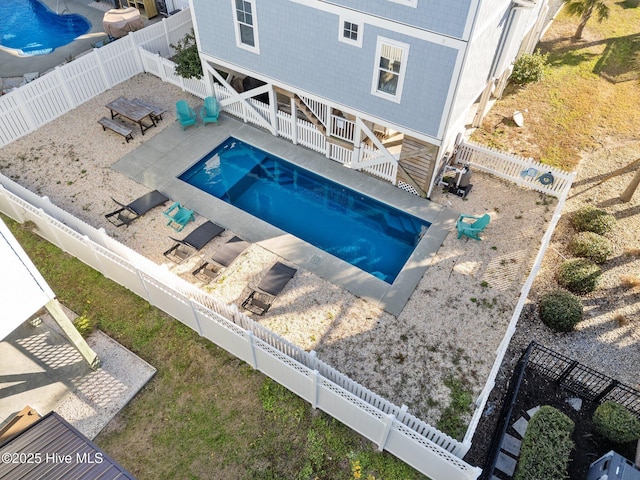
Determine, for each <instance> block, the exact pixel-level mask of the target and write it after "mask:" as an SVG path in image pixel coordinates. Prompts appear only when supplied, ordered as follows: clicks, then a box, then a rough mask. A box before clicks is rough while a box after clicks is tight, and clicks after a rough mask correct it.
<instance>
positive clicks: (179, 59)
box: [171, 30, 202, 79]
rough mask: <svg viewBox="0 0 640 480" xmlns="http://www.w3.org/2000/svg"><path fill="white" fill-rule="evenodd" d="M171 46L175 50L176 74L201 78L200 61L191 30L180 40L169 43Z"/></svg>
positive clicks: (183, 76)
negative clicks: (175, 42)
mask: <svg viewBox="0 0 640 480" xmlns="http://www.w3.org/2000/svg"><path fill="white" fill-rule="evenodd" d="M171 48H173V49H174V50H175V51H176V54H175V55H174V56H173V59H174V60H175V62H176V74H178V75H180V76H181V77H182V78H197V79H200V78H202V63H201V62H200V55H199V54H198V44H197V43H196V37H195V34H194V32H193V30H191V33H187V34H186V35H185V36H184V38H183V39H182V40H178V43H177V44H176V45H173V44H171Z"/></svg>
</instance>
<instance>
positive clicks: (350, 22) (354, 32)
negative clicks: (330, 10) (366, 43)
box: [338, 17, 364, 47]
mask: <svg viewBox="0 0 640 480" xmlns="http://www.w3.org/2000/svg"><path fill="white" fill-rule="evenodd" d="M363 25H364V24H363V23H362V22H361V21H358V20H356V19H353V18H344V17H340V27H339V31H338V40H339V41H341V42H344V43H348V44H349V45H354V46H356V47H362V29H363Z"/></svg>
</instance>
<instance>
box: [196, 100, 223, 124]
mask: <svg viewBox="0 0 640 480" xmlns="http://www.w3.org/2000/svg"><path fill="white" fill-rule="evenodd" d="M219 115H220V105H219V104H218V101H217V100H216V97H207V98H205V99H204V106H203V107H202V108H201V109H200V117H201V118H202V122H203V123H204V124H205V125H206V124H207V123H218V116H219Z"/></svg>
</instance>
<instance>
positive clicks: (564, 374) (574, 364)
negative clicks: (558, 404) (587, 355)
mask: <svg viewBox="0 0 640 480" xmlns="http://www.w3.org/2000/svg"><path fill="white" fill-rule="evenodd" d="M577 366H578V361H577V360H574V361H573V362H571V364H570V365H569V366H568V367H567V368H566V369H565V370H564V372H562V373H561V374H560V376H559V377H558V380H556V381H557V382H558V383H562V382H564V381H565V379H566V378H567V377H568V376H569V374H570V373H571V372H572V371H573V369H574V368H576V367H577Z"/></svg>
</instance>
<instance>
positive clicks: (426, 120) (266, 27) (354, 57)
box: [193, 0, 458, 138]
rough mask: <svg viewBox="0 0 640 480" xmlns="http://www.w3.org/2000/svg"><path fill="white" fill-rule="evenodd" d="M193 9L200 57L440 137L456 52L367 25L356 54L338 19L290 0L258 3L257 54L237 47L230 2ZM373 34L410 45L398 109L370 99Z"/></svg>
mask: <svg viewBox="0 0 640 480" xmlns="http://www.w3.org/2000/svg"><path fill="white" fill-rule="evenodd" d="M193 3H194V14H195V15H194V17H195V18H196V19H197V23H198V31H199V34H200V48H201V49H202V51H203V52H204V53H206V54H209V55H211V56H213V57H216V58H219V59H222V60H225V61H227V62H230V63H232V64H235V65H238V66H240V67H242V68H243V69H247V70H250V71H253V72H259V73H260V74H261V75H265V76H267V77H269V78H272V79H274V80H279V81H281V82H283V83H286V84H289V85H292V86H294V87H296V88H299V89H301V90H304V91H306V92H309V93H313V94H316V95H319V96H321V97H325V98H327V99H330V100H333V101H334V102H337V103H340V104H342V105H346V106H348V107H351V108H353V109H355V110H358V111H361V112H367V113H368V114H370V115H372V116H375V117H379V118H382V119H385V120H387V121H389V122H393V123H396V124H398V125H400V126H404V127H406V128H409V129H412V130H415V131H418V132H422V133H425V134H427V135H430V136H433V137H436V138H437V135H438V129H439V127H440V119H441V118H442V116H443V115H444V114H445V112H444V109H445V101H446V97H447V94H448V92H449V88H450V85H451V84H452V83H453V84H455V81H454V80H455V79H453V78H452V76H453V73H454V66H455V62H456V58H457V55H458V51H457V50H455V49H452V48H448V47H444V46H442V45H438V44H435V43H430V42H426V41H423V40H417V39H415V38H412V37H409V36H406V35H401V34H399V33H396V32H392V31H388V30H383V29H380V28H377V27H372V26H371V25H365V27H364V37H363V45H362V48H358V47H355V46H351V45H348V44H345V43H342V42H340V41H338V29H339V18H338V16H337V15H333V14H329V13H324V12H320V11H318V10H311V9H309V8H308V7H305V6H302V5H300V4H297V3H293V2H290V1H288V0H269V2H268V5H267V4H266V3H265V2H264V1H262V0H258V1H257V2H256V19H257V24H258V35H259V42H260V54H256V53H252V52H248V51H246V50H244V49H241V48H238V47H237V46H236V43H235V34H234V29H233V17H232V11H231V1H227V0H223V1H222V2H217V3H216V8H212V6H211V3H210V2H209V1H208V0H194V2H193ZM392 5H396V6H397V4H392ZM283 19H286V21H283ZM378 36H383V37H386V38H390V39H394V40H398V41H401V42H404V43H407V44H409V45H410V48H409V58H408V61H407V70H406V77H405V82H404V89H403V93H402V102H401V103H399V104H398V103H395V102H392V101H389V100H385V99H382V98H379V97H377V96H375V95H372V94H371V83H372V79H373V73H374V64H375V52H376V41H377V37H378Z"/></svg>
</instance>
